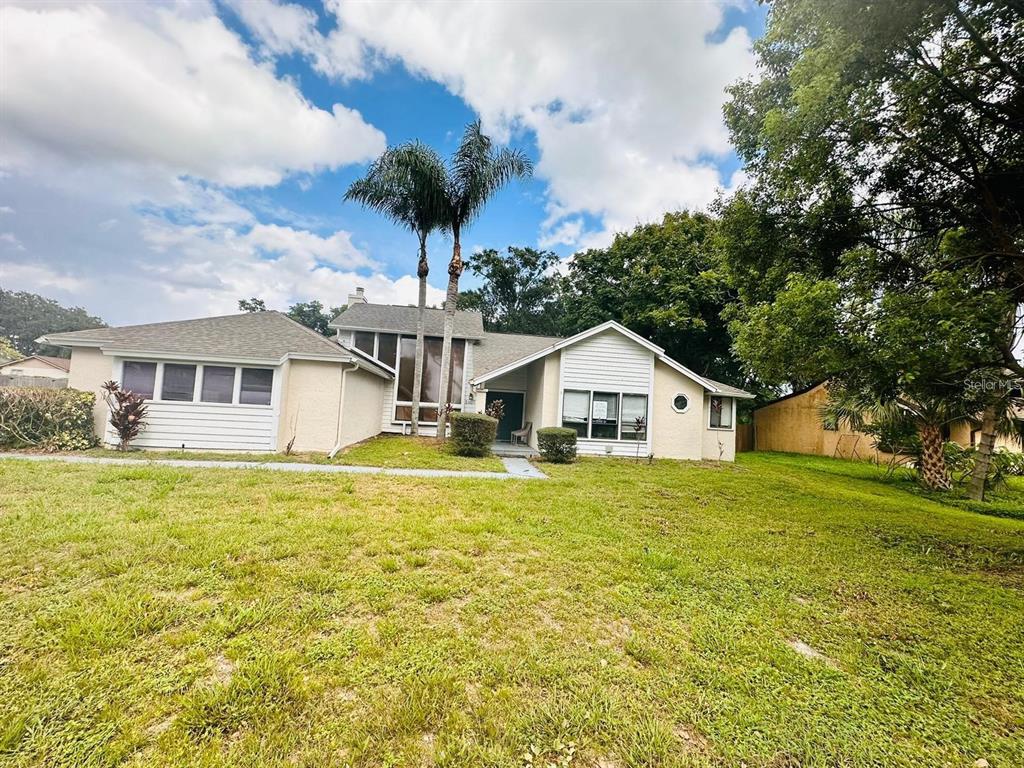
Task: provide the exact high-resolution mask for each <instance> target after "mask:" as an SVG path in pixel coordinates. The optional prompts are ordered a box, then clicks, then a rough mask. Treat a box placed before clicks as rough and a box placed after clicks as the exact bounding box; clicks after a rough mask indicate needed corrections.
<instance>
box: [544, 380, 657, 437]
mask: <svg viewBox="0 0 1024 768" xmlns="http://www.w3.org/2000/svg"><path fill="white" fill-rule="evenodd" d="M638 418H641V419H643V422H642V429H639V430H638V429H637V421H636V420H637V419H638ZM562 426H563V427H566V428H568V429H574V430H576V434H577V435H579V436H580V437H581V438H584V439H590V440H615V441H618V440H632V441H634V442H635V441H638V440H640V441H642V440H646V439H647V395H632V394H622V393H619V392H590V391H587V390H580V389H567V390H564V391H563V392H562Z"/></svg>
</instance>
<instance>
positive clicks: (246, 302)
mask: <svg viewBox="0 0 1024 768" xmlns="http://www.w3.org/2000/svg"><path fill="white" fill-rule="evenodd" d="M238 311H239V312H266V311H267V305H266V304H265V303H264V301H263V299H257V298H256V297H255V296H253V297H252V298H251V299H239V300H238Z"/></svg>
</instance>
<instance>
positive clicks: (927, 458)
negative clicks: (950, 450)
mask: <svg viewBox="0 0 1024 768" xmlns="http://www.w3.org/2000/svg"><path fill="white" fill-rule="evenodd" d="M919 432H920V435H921V462H920V464H919V465H918V468H917V469H918V473H919V474H920V476H921V484H922V485H924V487H925V488H928V489H929V490H932V491H948V490H949V489H950V488H952V487H953V484H952V483H951V482H950V480H949V471H948V470H947V469H946V458H945V456H943V452H942V447H943V444H944V441H943V439H942V430H941V429H940V428H939V427H938V425H935V424H924V425H922V426H921V427H920V429H919Z"/></svg>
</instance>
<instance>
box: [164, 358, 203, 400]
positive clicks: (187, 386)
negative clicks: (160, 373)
mask: <svg viewBox="0 0 1024 768" xmlns="http://www.w3.org/2000/svg"><path fill="white" fill-rule="evenodd" d="M195 391H196V367H195V366H194V365H178V364H177V363H165V364H164V380H163V384H161V385H160V399H161V400H181V401H183V402H188V403H191V402H192V397H193V395H195Z"/></svg>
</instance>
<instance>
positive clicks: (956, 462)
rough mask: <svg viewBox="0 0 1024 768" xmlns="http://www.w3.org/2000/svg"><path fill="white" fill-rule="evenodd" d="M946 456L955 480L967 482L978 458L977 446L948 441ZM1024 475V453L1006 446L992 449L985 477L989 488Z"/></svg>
mask: <svg viewBox="0 0 1024 768" xmlns="http://www.w3.org/2000/svg"><path fill="white" fill-rule="evenodd" d="M943 448H944V457H945V459H946V466H947V467H948V468H949V473H950V475H951V476H952V477H953V480H954V481H956V482H957V483H960V484H966V483H968V482H969V481H970V479H971V475H972V474H974V462H975V461H976V460H977V458H978V449H977V448H976V447H973V446H972V447H969V448H965V447H963V446H961V445H958V444H957V443H946V444H945V446H943ZM1021 475H1024V454H1020V453H1016V452H1014V451H1008V450H1006V449H1005V448H996V449H995V450H994V451H992V458H991V461H990V463H989V467H988V477H986V478H985V485H986V487H988V488H999V487H1002V486H1005V485H1006V478H1007V477H1011V476H1015V477H1019V476H1021Z"/></svg>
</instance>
